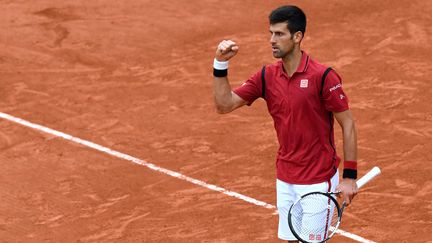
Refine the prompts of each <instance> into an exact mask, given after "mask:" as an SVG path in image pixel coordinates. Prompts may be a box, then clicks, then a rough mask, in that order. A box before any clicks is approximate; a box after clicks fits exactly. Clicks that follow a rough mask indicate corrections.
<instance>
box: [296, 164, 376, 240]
mask: <svg viewBox="0 0 432 243" xmlns="http://www.w3.org/2000/svg"><path fill="white" fill-rule="evenodd" d="M380 173H381V170H380V169H379V168H378V167H374V168H373V169H372V170H370V171H369V172H368V173H366V175H364V176H363V177H362V178H360V179H359V180H357V182H356V183H357V187H358V189H360V188H361V187H362V186H364V185H365V184H366V183H367V182H369V181H370V180H372V179H373V178H374V177H376V176H377V175H379V174H380ZM337 194H339V192H311V193H307V194H305V195H303V196H302V197H301V198H300V199H299V200H297V201H296V202H295V203H294V204H293V205H292V206H291V208H290V210H289V212H288V225H289V227H290V229H291V231H292V232H293V234H294V236H295V237H296V238H297V239H298V240H299V241H301V242H306V243H320V242H326V241H327V240H329V239H330V238H331V237H332V236H333V235H334V234H335V233H336V231H337V229H338V228H339V225H340V222H341V219H342V213H343V210H344V209H345V206H346V203H345V202H343V203H342V206H340V205H339V203H338V201H337V200H336V195H337Z"/></svg>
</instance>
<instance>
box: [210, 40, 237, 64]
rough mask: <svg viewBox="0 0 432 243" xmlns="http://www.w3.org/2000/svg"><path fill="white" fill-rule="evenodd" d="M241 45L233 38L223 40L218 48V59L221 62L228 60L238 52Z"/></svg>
mask: <svg viewBox="0 0 432 243" xmlns="http://www.w3.org/2000/svg"><path fill="white" fill-rule="evenodd" d="M238 50H239V46H238V45H237V44H236V43H235V42H234V41H232V40H223V41H222V42H221V43H219V45H218V47H217V50H216V56H215V58H216V60H218V61H220V62H224V61H228V60H229V59H231V58H232V57H233V56H235V55H236V54H237V52H238Z"/></svg>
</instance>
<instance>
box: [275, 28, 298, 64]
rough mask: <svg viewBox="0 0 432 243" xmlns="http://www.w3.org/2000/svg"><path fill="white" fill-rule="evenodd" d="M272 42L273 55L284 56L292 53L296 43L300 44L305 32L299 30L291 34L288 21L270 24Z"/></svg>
mask: <svg viewBox="0 0 432 243" xmlns="http://www.w3.org/2000/svg"><path fill="white" fill-rule="evenodd" d="M270 34H271V38H270V44H271V45H272V52H273V57H275V58H284V57H286V56H287V55H288V54H290V53H292V51H293V50H294V48H295V46H296V45H299V44H300V41H301V39H302V37H303V34H302V33H301V32H300V31H298V32H296V33H294V34H291V33H290V32H289V30H288V26H287V23H277V24H272V25H270Z"/></svg>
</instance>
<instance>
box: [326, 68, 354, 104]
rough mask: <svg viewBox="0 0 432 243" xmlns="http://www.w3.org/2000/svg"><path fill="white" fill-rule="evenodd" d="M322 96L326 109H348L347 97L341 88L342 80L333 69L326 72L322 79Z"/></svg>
mask: <svg viewBox="0 0 432 243" xmlns="http://www.w3.org/2000/svg"><path fill="white" fill-rule="evenodd" d="M322 97H323V101H324V106H325V108H326V110H328V111H332V112H342V111H346V110H348V109H349V106H348V97H347V96H346V94H345V92H344V91H343V89H342V80H341V78H340V77H339V75H338V74H337V73H336V72H335V71H334V70H331V71H330V72H329V73H328V75H327V77H326V79H325V81H324V87H323V91H322Z"/></svg>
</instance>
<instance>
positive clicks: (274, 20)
mask: <svg viewBox="0 0 432 243" xmlns="http://www.w3.org/2000/svg"><path fill="white" fill-rule="evenodd" d="M269 20H270V24H278V23H287V27H288V30H289V32H290V33H291V34H294V33H295V32H297V31H300V32H302V33H303V35H304V33H305V32H306V15H305V14H304V12H303V10H301V9H300V8H299V7H297V6H294V5H286V6H281V7H279V8H277V9H275V10H273V11H272V12H271V13H270V16H269Z"/></svg>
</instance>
